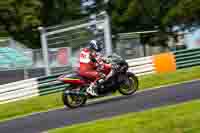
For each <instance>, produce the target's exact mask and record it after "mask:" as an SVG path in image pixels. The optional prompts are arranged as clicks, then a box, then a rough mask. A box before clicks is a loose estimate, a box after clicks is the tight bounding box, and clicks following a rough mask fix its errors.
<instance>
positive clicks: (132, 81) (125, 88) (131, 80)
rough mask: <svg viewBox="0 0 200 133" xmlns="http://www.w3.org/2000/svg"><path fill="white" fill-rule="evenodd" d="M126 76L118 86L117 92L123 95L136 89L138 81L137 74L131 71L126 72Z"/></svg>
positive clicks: (130, 93) (129, 93)
mask: <svg viewBox="0 0 200 133" xmlns="http://www.w3.org/2000/svg"><path fill="white" fill-rule="evenodd" d="M127 77H128V78H127V80H126V81H125V83H124V84H122V85H121V86H120V88H119V92H120V93H121V94H123V95H132V94H133V93H135V92H136V91H137V90H138V87H139V81H138V78H137V76H135V74H133V73H131V72H128V73H127Z"/></svg>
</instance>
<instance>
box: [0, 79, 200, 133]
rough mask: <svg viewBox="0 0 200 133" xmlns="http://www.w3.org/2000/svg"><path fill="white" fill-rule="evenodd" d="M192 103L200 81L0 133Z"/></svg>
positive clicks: (36, 118)
mask: <svg viewBox="0 0 200 133" xmlns="http://www.w3.org/2000/svg"><path fill="white" fill-rule="evenodd" d="M194 99H200V81H193V82H190V83H184V84H179V85H174V86H170V87H162V88H161V89H155V90H149V91H144V92H140V93H137V94H135V95H133V96H122V97H116V98H113V99H111V100H103V101H98V102H95V103H91V104H89V105H86V106H85V107H82V108H78V109H73V110H71V109H67V108H65V109H58V110H54V111H50V112H46V113H38V114H34V115H31V116H28V117H24V118H18V119H15V120H10V121H6V122H1V123H0V133H39V132H44V131H47V130H49V129H52V128H59V127H64V126H67V125H68V126H69V125H72V124H76V123H82V122H87V121H92V120H96V119H101V118H108V117H112V116H116V115H121V114H125V113H128V112H139V111H143V110H146V109H151V108H155V107H159V106H166V105H172V104H177V103H181V102H186V101H190V100H194ZM44 106H45V105H44Z"/></svg>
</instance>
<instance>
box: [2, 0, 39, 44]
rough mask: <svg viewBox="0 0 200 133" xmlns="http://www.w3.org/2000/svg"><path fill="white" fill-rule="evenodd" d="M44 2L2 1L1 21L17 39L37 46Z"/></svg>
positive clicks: (35, 0) (34, 0) (32, 0)
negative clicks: (38, 28)
mask: <svg viewBox="0 0 200 133" xmlns="http://www.w3.org/2000/svg"><path fill="white" fill-rule="evenodd" d="M41 5H42V3H41V2H40V1H37V0H28V1H27V0H7V1H1V3H0V22H1V23H2V24H3V27H4V28H5V29H6V31H7V32H8V33H9V35H11V36H13V37H14V38H15V39H16V40H20V41H22V42H24V43H25V44H27V45H29V46H31V47H35V46H37V45H33V44H38V43H39V40H38V39H37V38H38V36H39V34H38V33H36V34H34V32H36V31H37V27H38V25H40V24H41V20H40V11H41V10H40V9H41Z"/></svg>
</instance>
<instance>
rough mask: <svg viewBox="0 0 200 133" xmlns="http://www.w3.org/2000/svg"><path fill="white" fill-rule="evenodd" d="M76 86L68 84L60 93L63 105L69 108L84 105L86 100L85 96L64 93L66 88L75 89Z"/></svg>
mask: <svg viewBox="0 0 200 133" xmlns="http://www.w3.org/2000/svg"><path fill="white" fill-rule="evenodd" d="M76 88H77V86H70V87H68V88H66V89H65V91H64V92H63V95H62V100H63V103H64V105H65V106H67V107H69V108H78V107H81V106H83V105H85V103H86V101H87V96H84V95H75V94H68V93H66V91H67V90H75V89H76Z"/></svg>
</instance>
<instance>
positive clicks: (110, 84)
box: [58, 54, 139, 108]
mask: <svg viewBox="0 0 200 133" xmlns="http://www.w3.org/2000/svg"><path fill="white" fill-rule="evenodd" d="M106 63H110V64H112V66H117V67H114V68H113V67H112V71H113V74H112V76H111V77H110V78H109V79H108V80H106V81H105V82H103V83H102V84H99V85H98V86H97V91H98V92H97V93H98V94H99V97H102V96H107V95H109V94H112V93H115V92H116V91H119V93H121V94H123V95H132V94H134V93H135V92H136V91H137V90H138V86H139V82H138V78H137V76H136V75H135V74H134V73H132V72H129V71H128V68H129V66H128V63H127V62H126V60H124V59H123V58H121V57H120V56H118V55H117V54H113V55H111V56H108V57H107V60H106ZM58 80H59V81H61V82H63V83H65V84H69V87H66V89H65V90H64V92H63V95H62V100H63V103H64V104H65V105H66V106H68V107H69V108H77V107H81V106H83V105H85V103H86V101H87V99H89V98H94V97H93V96H91V95H89V94H88V93H87V92H86V89H87V88H88V87H89V85H90V83H91V82H92V81H90V80H89V79H87V78H84V77H81V76H79V75H78V74H77V73H74V74H70V75H61V76H60V77H59V78H58Z"/></svg>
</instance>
